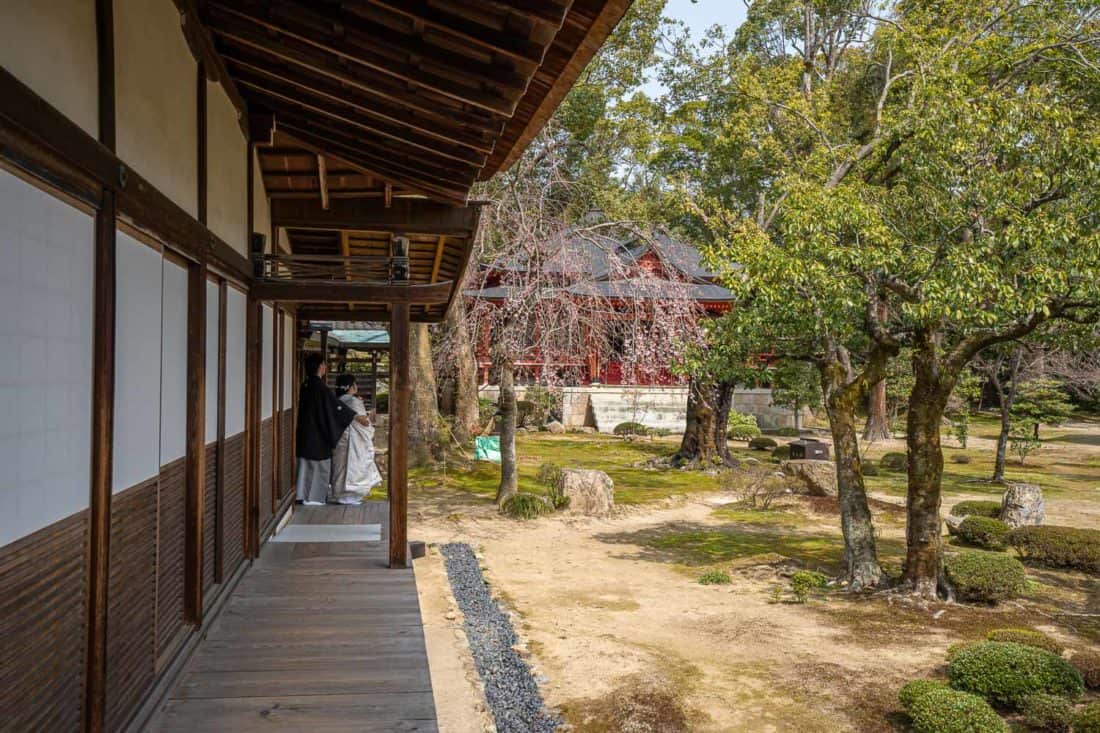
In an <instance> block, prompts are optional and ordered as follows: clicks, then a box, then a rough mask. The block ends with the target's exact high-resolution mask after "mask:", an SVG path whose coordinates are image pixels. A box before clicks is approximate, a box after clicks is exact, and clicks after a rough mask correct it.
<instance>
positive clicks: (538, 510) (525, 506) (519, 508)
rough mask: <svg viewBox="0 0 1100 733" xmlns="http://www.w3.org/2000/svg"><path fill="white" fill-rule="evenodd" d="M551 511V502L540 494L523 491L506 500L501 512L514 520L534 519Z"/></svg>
mask: <svg viewBox="0 0 1100 733" xmlns="http://www.w3.org/2000/svg"><path fill="white" fill-rule="evenodd" d="M550 510H551V506H550V502H548V501H546V499H543V498H542V497H541V496H539V495H538V494H529V493H527V492H525V491H521V492H519V493H518V494H513V495H512V496H509V497H508V498H507V499H505V501H504V503H503V504H501V506H500V511H501V512H502V513H504V514H507V515H508V516H509V517H512V518H513V519H534V518H535V517H540V516H542V515H543V514H548V513H549V512H550Z"/></svg>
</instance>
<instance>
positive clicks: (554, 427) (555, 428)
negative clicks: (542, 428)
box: [546, 420, 565, 435]
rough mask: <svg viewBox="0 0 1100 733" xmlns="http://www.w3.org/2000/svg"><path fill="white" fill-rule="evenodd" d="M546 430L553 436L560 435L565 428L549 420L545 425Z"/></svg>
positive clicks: (555, 421)
mask: <svg viewBox="0 0 1100 733" xmlns="http://www.w3.org/2000/svg"><path fill="white" fill-rule="evenodd" d="M546 429H547V430H548V431H549V432H551V433H553V434H554V435H561V434H562V433H564V432H565V426H564V425H562V424H561V423H560V422H558V421H557V420H551V421H550V422H548V423H546Z"/></svg>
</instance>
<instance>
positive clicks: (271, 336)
mask: <svg viewBox="0 0 1100 733" xmlns="http://www.w3.org/2000/svg"><path fill="white" fill-rule="evenodd" d="M274 321H275V311H274V310H273V309H272V307H271V306H269V305H265V306H263V342H262V343H263V348H262V349H261V350H260V352H261V353H262V354H263V357H262V359H263V365H262V368H261V370H260V379H261V380H263V384H262V385H261V387H260V393H261V395H263V397H262V398H261V400H260V407H261V408H262V412H261V413H260V418H261V419H263V420H266V419H267V418H269V417H271V411H272V403H273V401H274V400H273V399H272V398H273V397H274V392H275V365H274V359H273V358H272V357H273V356H274V355H275V322H274Z"/></svg>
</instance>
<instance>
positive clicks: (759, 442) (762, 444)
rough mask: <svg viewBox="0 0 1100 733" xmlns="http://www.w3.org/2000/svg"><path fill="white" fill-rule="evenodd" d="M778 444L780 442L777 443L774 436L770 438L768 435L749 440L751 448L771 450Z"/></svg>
mask: <svg viewBox="0 0 1100 733" xmlns="http://www.w3.org/2000/svg"><path fill="white" fill-rule="evenodd" d="M777 445H779V443H776V442H775V440H774V439H773V438H769V437H768V436H766V435H761V436H759V437H756V438H753V439H752V440H750V441H749V448H750V449H751V450H771V449H772V448H774V447H775V446H777Z"/></svg>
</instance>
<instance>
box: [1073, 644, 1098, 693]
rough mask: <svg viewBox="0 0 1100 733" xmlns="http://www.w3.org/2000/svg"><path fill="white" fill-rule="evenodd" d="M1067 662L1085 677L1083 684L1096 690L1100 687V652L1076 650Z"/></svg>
mask: <svg viewBox="0 0 1100 733" xmlns="http://www.w3.org/2000/svg"><path fill="white" fill-rule="evenodd" d="M1069 663H1070V664H1072V665H1073V668H1074V669H1076V670H1077V671H1078V672H1080V673H1081V676H1082V677H1084V678H1085V686H1086V687H1088V688H1090V689H1093V690H1096V689H1100V654H1097V653H1096V652H1090V651H1086V652H1077V653H1076V654H1074V655H1073V656H1072V657H1071V658H1070V660H1069Z"/></svg>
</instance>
